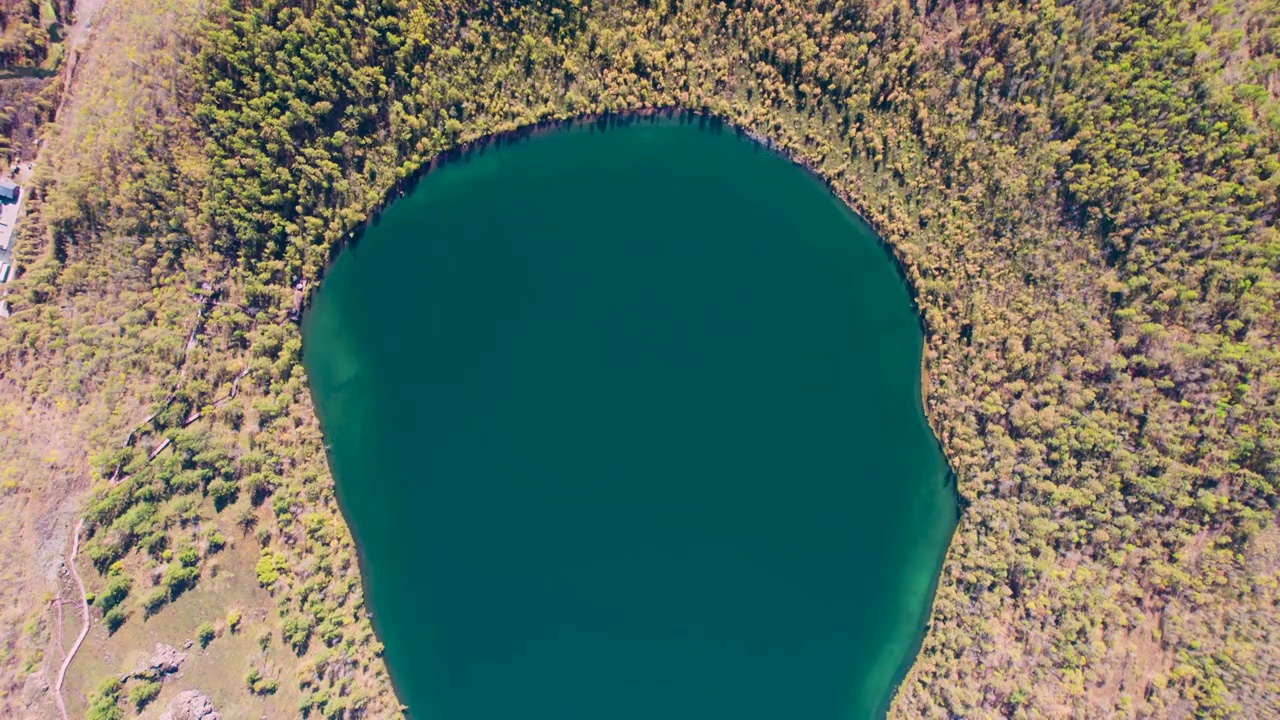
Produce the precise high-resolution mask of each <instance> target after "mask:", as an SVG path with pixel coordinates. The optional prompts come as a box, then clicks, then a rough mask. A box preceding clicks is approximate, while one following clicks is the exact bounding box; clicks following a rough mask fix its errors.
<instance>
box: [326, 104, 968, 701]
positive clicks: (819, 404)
mask: <svg viewBox="0 0 1280 720" xmlns="http://www.w3.org/2000/svg"><path fill="white" fill-rule="evenodd" d="M922 344H923V337H922V333H921V327H920V323H919V320H918V317H917V316H916V314H915V311H914V309H913V306H912V303H911V299H910V295H909V292H908V289H907V287H906V286H905V284H904V283H903V281H902V279H901V278H900V276H899V273H898V272H897V269H896V267H895V265H894V263H893V261H892V260H891V258H890V257H889V256H888V254H887V253H886V252H885V250H884V248H883V247H882V246H881V244H880V242H879V240H878V239H877V238H876V236H875V234H874V233H873V232H872V231H871V230H870V229H869V228H868V227H867V226H866V225H865V224H864V223H863V222H862V221H861V220H859V219H858V218H857V216H855V215H854V214H853V213H852V212H850V211H849V210H848V209H847V208H846V207H845V206H844V205H843V204H842V203H841V202H840V201H839V200H838V199H836V198H835V197H833V196H832V194H831V193H830V192H829V191H828V190H827V189H826V188H825V187H824V186H823V185H822V183H821V182H819V181H818V180H817V179H816V178H814V177H813V176H812V175H810V174H809V173H808V172H806V171H805V170H804V169H802V168H800V167H798V166H796V165H794V164H793V163H791V162H789V161H788V160H786V159H784V158H782V157H780V156H778V155H777V154H775V153H773V152H771V151H769V150H767V149H765V148H763V147H761V146H759V145H758V144H756V143H754V142H752V141H750V140H748V139H746V138H744V137H741V136H740V135H739V134H738V133H735V132H734V131H733V130H731V129H729V128H727V127H720V126H718V125H716V124H714V123H710V122H703V121H699V120H696V119H694V120H688V119H686V120H684V121H680V120H671V119H667V120H654V119H638V120H635V121H632V122H628V123H621V124H618V125H616V126H613V127H608V128H607V129H606V128H605V127H604V126H603V124H599V123H594V122H592V123H579V124H577V125H574V126H571V127H567V128H565V127H562V128H557V129H552V130H546V131H542V132H539V133H536V134H534V135H533V136H532V137H528V138H526V139H523V140H520V141H518V142H506V143H503V144H502V145H501V146H493V145H490V146H488V147H486V148H484V149H481V150H476V151H473V152H471V153H469V154H467V155H466V156H465V157H464V158H462V159H457V160H454V161H451V162H448V163H446V164H444V166H443V167H442V168H440V169H438V170H434V171H432V172H430V173H428V174H427V175H425V176H424V177H423V178H422V179H421V181H420V182H419V183H418V184H417V185H416V187H415V188H414V189H413V190H412V191H411V192H409V193H408V194H407V195H406V196H405V197H403V198H401V199H398V200H396V201H395V202H394V203H392V204H391V205H390V206H389V207H387V208H386V210H385V212H383V213H382V214H381V216H380V218H379V219H378V222H377V223H376V224H374V225H372V226H370V227H369V228H368V229H367V230H366V231H365V232H364V234H363V236H362V237H361V239H360V240H359V242H358V243H357V244H356V245H354V246H352V247H349V248H347V249H345V250H343V251H342V252H341V253H340V254H339V255H338V257H337V258H336V260H335V261H334V263H333V264H332V266H331V267H330V269H329V270H328V272H327V275H326V277H325V279H324V281H323V283H322V284H321V286H320V288H319V290H318V291H317V293H316V294H315V296H314V298H313V301H312V304H311V306H310V307H309V309H308V310H307V311H306V313H305V315H304V318H303V352H304V363H305V368H306V371H307V374H308V379H309V382H310V386H311V391H312V393H313V397H314V400H315V404H316V408H317V412H318V415H319V418H320V421H321V427H322V429H323V432H324V434H325V442H326V444H327V446H328V448H329V450H328V452H329V464H330V468H331V469H332V472H333V475H334V478H335V482H336V490H337V493H338V498H339V500H340V502H341V504H342V507H343V512H344V514H345V516H346V519H347V521H348V522H349V524H350V526H351V530H352V532H353V534H354V536H355V538H356V540H357V542H358V544H359V546H360V550H361V570H362V575H363V581H364V589H365V595H366V602H367V604H368V607H369V609H370V611H371V612H372V613H373V618H374V624H375V627H376V628H377V631H378V634H379V639H380V640H381V641H382V642H383V643H384V644H385V659H386V662H387V665H388V668H389V670H390V672H391V676H392V678H393V680H394V683H395V685H396V688H397V691H398V693H399V696H400V699H401V701H402V702H403V703H405V704H406V705H407V706H408V713H409V715H410V717H412V718H417V719H420V720H516V719H520V720H533V719H546V720H656V719H658V718H661V719H663V720H695V719H697V720H727V719H729V718H732V719H733V720H765V719H768V720H848V719H858V718H869V717H879V716H882V715H883V714H884V713H885V711H886V709H887V707H888V704H889V702H890V700H891V699H892V695H893V692H894V690H895V687H896V685H897V683H898V682H900V680H901V678H902V676H903V674H904V673H905V672H906V670H907V669H908V668H909V666H910V664H911V662H912V661H913V660H914V656H915V653H916V651H917V649H918V647H919V645H920V641H921V638H922V634H923V632H924V628H925V623H926V621H927V618H928V612H929V606H930V602H931V599H932V595H933V591H934V587H935V583H936V581H937V577H938V573H939V569H940V566H941V562H942V558H943V555H944V553H945V550H946V546H947V543H948V542H949V540H950V537H951V534H952V531H953V529H954V526H955V522H956V519H957V504H956V496H955V490H954V486H953V485H952V484H951V482H950V480H949V474H948V467H947V464H946V461H945V459H944V458H943V456H942V455H941V453H940V450H939V447H938V443H937V441H936V440H935V438H934V437H933V434H932V432H931V431H930V429H929V425H928V423H927V421H926V418H925V415H924V411H923V407H922V402H921V386H920V367H921V351H922Z"/></svg>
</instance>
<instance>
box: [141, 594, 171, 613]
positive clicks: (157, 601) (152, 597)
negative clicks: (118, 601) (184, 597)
mask: <svg viewBox="0 0 1280 720" xmlns="http://www.w3.org/2000/svg"><path fill="white" fill-rule="evenodd" d="M168 602H169V590H168V588H162V587H160V588H156V589H155V590H152V591H151V592H150V593H148V594H147V596H146V597H145V598H143V599H142V609H143V616H144V617H151V616H152V615H155V614H156V613H158V612H160V609H161V608H163V607H164V606H165V605H166V604H167V603H168Z"/></svg>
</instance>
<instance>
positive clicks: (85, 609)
mask: <svg viewBox="0 0 1280 720" xmlns="http://www.w3.org/2000/svg"><path fill="white" fill-rule="evenodd" d="M83 529H84V519H83V518H81V519H80V522H78V523H76V529H75V530H73V531H72V534H71V558H70V559H69V560H67V568H68V569H70V570H71V577H73V578H75V581H76V587H77V588H79V590H80V614H81V617H82V618H83V619H84V623H83V625H82V626H81V627H80V635H79V636H78V637H77V638H76V642H75V644H74V645H72V646H71V650H69V651H68V652H67V656H66V657H65V658H63V659H62V668H61V669H59V670H58V682H57V684H55V685H54V686H53V697H54V699H55V700H57V701H58V712H60V713H62V720H71V718H70V717H69V716H68V715H67V705H66V703H65V702H63V700H62V684H63V683H64V682H66V680H67V668H69V667H71V661H72V659H74V658H75V656H76V651H78V650H79V649H80V645H81V644H82V643H83V642H84V639H85V637H86V636H87V635H88V634H89V602H88V601H87V600H85V594H84V583H83V582H81V581H80V573H79V571H77V570H76V553H77V552H79V551H80V531H81V530H83ZM59 635H61V627H59Z"/></svg>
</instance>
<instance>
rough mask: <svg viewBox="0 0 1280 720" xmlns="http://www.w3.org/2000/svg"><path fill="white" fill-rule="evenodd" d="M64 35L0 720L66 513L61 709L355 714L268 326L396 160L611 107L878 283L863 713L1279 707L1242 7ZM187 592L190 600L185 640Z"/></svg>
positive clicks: (20, 274) (1251, 34) (32, 211)
mask: <svg viewBox="0 0 1280 720" xmlns="http://www.w3.org/2000/svg"><path fill="white" fill-rule="evenodd" d="M94 25H95V29H94V35H93V38H92V40H91V41H90V43H89V45H88V49H87V50H86V51H85V53H84V54H83V56H82V57H81V59H80V61H79V62H78V63H77V65H76V70H75V74H74V78H73V80H74V82H72V83H70V84H69V85H68V87H69V89H68V90H67V95H66V96H65V97H63V98H61V110H60V111H59V112H58V113H57V117H56V119H54V120H53V121H51V122H50V123H48V124H47V125H45V126H43V128H42V129H41V130H40V132H41V133H42V136H43V137H45V138H46V142H45V143H44V147H43V148H42V150H41V154H40V158H41V160H40V163H39V169H38V171H37V172H36V174H35V178H34V180H33V182H32V184H31V185H30V186H29V187H28V188H27V189H26V192H27V193H28V194H27V196H26V200H25V203H26V207H25V211H24V212H25V215H24V219H23V222H22V224H21V225H20V227H19V228H18V231H17V233H16V236H15V250H14V252H15V255H14V257H15V265H16V267H17V278H16V279H15V280H14V281H13V282H11V283H10V284H9V285H8V286H7V287H8V295H7V296H6V297H5V299H6V300H7V301H8V304H9V306H10V308H11V311H12V315H11V316H10V317H8V318H5V319H0V452H2V454H3V455H2V457H0V527H8V528H11V530H7V531H0V538H2V539H3V540H2V541H3V542H5V543H6V544H7V545H8V546H9V547H10V550H9V551H8V552H7V553H6V554H7V555H8V557H9V559H7V560H6V561H5V562H4V563H3V564H0V568H3V572H4V575H5V576H6V577H5V579H6V580H7V582H5V583H2V584H0V601H3V602H2V604H3V607H5V608H12V609H6V610H5V614H4V615H3V616H0V667H3V669H4V672H3V674H2V677H3V681H2V683H0V715H3V716H5V717H10V716H12V717H27V716H30V717H57V716H58V715H57V714H56V710H55V709H53V708H54V704H53V702H52V698H51V695H52V693H53V692H54V691H53V690H52V689H48V690H47V693H46V694H45V695H41V694H40V693H38V692H33V691H32V690H31V687H32V686H33V684H35V685H39V683H33V681H31V680H30V678H31V677H32V676H33V675H36V674H38V673H44V674H45V675H44V677H46V683H48V684H56V683H53V680H54V676H55V675H57V670H58V666H59V665H60V664H61V663H62V654H61V653H62V652H63V651H64V650H63V649H60V648H59V647H57V646H56V645H57V641H56V640H55V636H56V635H60V634H63V633H64V631H63V630H62V625H61V624H58V625H55V624H54V622H55V621H54V619H53V618H54V611H53V610H51V609H50V608H51V600H53V599H56V598H63V597H69V596H68V595H67V594H66V592H64V590H65V587H67V586H66V585H65V583H66V582H67V581H66V580H65V579H57V578H54V579H53V580H50V579H49V578H50V577H52V576H50V573H49V571H48V568H49V567H50V563H51V562H54V561H56V558H57V557H59V556H60V554H61V555H65V553H66V552H67V551H68V548H69V547H70V537H71V534H72V531H73V528H74V526H75V525H76V522H77V520H78V519H79V518H81V517H82V518H83V520H84V529H83V531H82V532H81V533H80V538H81V541H80V544H79V555H78V558H77V561H76V566H77V567H78V568H79V570H80V576H81V577H83V579H84V583H85V586H86V588H87V591H88V594H89V595H90V596H91V600H90V605H91V606H90V611H89V612H90V615H91V616H92V618H93V625H92V627H91V630H90V632H89V634H88V635H87V638H86V640H85V645H84V648H83V649H81V650H80V653H82V654H84V655H86V656H88V658H90V659H86V660H83V661H82V660H81V659H79V658H78V659H77V660H76V662H74V663H72V664H71V666H70V669H69V671H68V676H67V677H68V679H67V684H66V689H65V690H64V691H63V693H64V694H65V696H66V698H67V699H66V702H67V705H68V710H70V711H71V715H72V716H73V717H74V716H77V715H79V716H84V717H88V718H93V719H94V720H106V719H109V718H122V717H134V716H137V715H138V713H139V712H144V709H145V712H154V711H155V708H157V707H160V704H161V702H162V701H164V700H165V699H166V698H167V697H168V696H167V695H161V696H160V700H157V701H155V702H156V704H155V705H151V706H149V703H151V702H153V698H156V696H157V693H158V692H160V691H159V690H158V686H156V687H152V685H150V684H148V683H151V682H153V681H154V680H153V679H152V678H144V677H142V676H134V677H130V678H126V679H125V680H123V681H122V680H121V679H120V675H119V670H120V668H119V667H117V665H119V655H120V654H122V653H123V654H126V655H127V653H128V652H129V650H130V648H135V646H136V647H140V648H141V650H142V651H143V654H144V655H145V654H148V653H149V652H150V649H151V645H152V644H153V643H154V642H155V641H154V640H152V639H149V638H150V636H149V635H147V632H148V631H147V630H146V628H148V627H153V628H154V627H161V628H163V627H167V626H166V625H165V623H172V624H174V626H175V627H178V626H180V625H181V624H182V623H184V622H185V623H187V624H188V625H189V626H190V627H186V626H182V629H181V630H180V631H179V632H185V633H186V634H187V635H188V636H190V637H192V638H197V637H198V638H199V642H200V644H201V646H205V645H208V646H209V647H210V648H213V649H217V648H218V647H219V645H220V644H222V645H223V646H224V647H227V648H232V647H234V648H239V647H241V646H240V645H234V644H233V643H243V644H244V645H243V646H244V647H245V648H248V649H251V650H252V651H253V652H248V651H246V652H244V653H239V652H238V651H237V657H238V659H237V660H236V661H235V663H238V664H235V665H234V666H233V667H230V669H225V668H221V666H220V667H219V668H218V669H217V671H216V672H217V673H221V675H219V677H221V678H222V679H221V680H218V679H212V680H209V681H208V685H209V687H211V688H215V689H214V690H207V692H209V693H210V694H211V695H217V697H219V698H235V697H239V696H240V695H243V696H244V697H245V698H249V699H251V700H252V701H253V702H259V703H276V704H275V705H271V706H270V707H271V708H272V710H271V713H273V714H271V717H290V716H302V717H310V718H320V717H323V718H359V717H378V718H381V717H392V716H397V715H398V713H399V710H398V708H399V704H398V702H397V700H396V697H395V695H394V693H393V691H392V688H391V686H390V682H389V680H388V676H387V673H386V669H385V667H384V666H383V663H382V660H381V646H380V644H379V641H378V640H377V637H376V635H375V634H374V632H373V628H372V625H371V623H370V619H369V616H368V613H367V611H366V607H365V604H364V600H363V597H362V587H361V581H360V576H359V568H358V566H357V562H356V548H355V546H354V543H353V541H352V538H351V535H350V533H349V531H348V530H347V528H346V525H345V524H344V522H343V519H342V516H341V514H340V512H339V508H338V506H337V503H336V500H335V497H334V492H333V483H332V480H331V478H330V476H329V473H328V469H327V466H326V463H325V459H324V457H325V455H324V450H323V440H322V438H321V435H320V431H319V426H318V424H317V421H316V419H315V414H314V410H313V408H312V406H311V397H310V394H309V392H308V387H307V380H306V377H305V375H304V372H303V369H302V365H301V360H300V350H301V339H300V331H299V326H298V317H299V311H300V309H301V308H302V307H303V306H304V305H305V302H306V298H307V297H308V295H309V293H311V292H313V291H314V289H315V287H316V285H317V283H318V281H319V280H320V278H321V277H322V275H323V270H324V268H325V266H326V264H327V262H328V261H329V260H330V259H331V258H332V257H333V256H334V254H335V253H336V251H337V250H338V249H340V248H341V247H342V246H343V245H344V244H345V243H347V242H349V241H351V240H352V239H353V238H355V237H357V236H358V234H359V229H360V227H361V226H362V224H363V223H365V222H366V221H368V220H370V219H371V217H373V216H375V215H376V214H377V212H378V211H379V209H380V208H381V207H382V206H383V205H384V204H385V203H386V202H387V201H388V200H390V199H392V198H394V197H397V196H399V194H400V193H401V192H403V191H405V190H407V189H408V188H409V187H410V186H411V185H412V183H413V181H414V179H415V178H416V177H418V175H419V174H420V172H422V171H423V170H424V169H425V168H426V167H428V166H429V165H430V164H431V163H432V162H433V161H436V160H437V159H438V158H441V157H443V156H444V155H447V154H449V153H451V152H455V151H457V149H458V148H474V147H475V146H476V144H477V143H479V142H481V141H484V140H485V139H486V138H489V137H491V136H494V135H500V137H505V138H508V139H510V138H512V137H515V136H518V135H519V132H520V131H521V129H524V128H528V127H529V126H534V125H537V124H540V123H549V122H552V121H559V120H566V119H570V118H578V122H593V123H599V124H600V125H601V126H602V127H607V126H608V125H609V124H611V123H617V122H628V121H641V122H642V121H643V119H642V116H643V114H646V113H648V114H671V115H677V116H679V115H683V116H686V117H687V118H688V121H690V122H706V123H717V124H723V125H724V127H725V128H726V131H732V130H737V131H741V132H749V133H751V134H752V135H753V136H756V137H759V138H761V139H764V140H766V141H768V142H769V143H771V144H772V145H774V146H775V147H777V148H778V149H779V150H780V151H781V152H784V153H786V154H788V155H790V156H791V157H792V158H794V159H795V160H797V161H798V162H802V163H803V164H805V165H807V166H808V167H810V168H812V169H813V170H814V171H815V172H817V173H818V174H820V175H821V176H822V177H823V178H824V179H825V180H826V181H827V182H828V183H829V185H830V186H831V188H832V190H833V192H835V193H836V194H838V195H839V196H840V197H841V198H843V199H845V200H846V201H847V202H848V203H849V204H850V205H851V206H852V207H853V208H854V209H856V210H857V211H858V212H859V213H860V214H861V215H862V216H863V217H864V218H866V220H867V221H868V222H869V223H870V224H871V225H872V226H873V227H874V228H875V229H876V230H877V232H879V233H880V234H881V236H882V237H883V238H884V240H885V242H886V243H887V244H888V246H889V247H890V248H891V250H892V252H893V253H894V254H895V255H896V256H897V258H898V260H899V262H900V263H901V266H902V269H903V272H904V273H905V275H906V277H907V279H908V281H909V284H910V286H911V288H912V289H913V292H914V294H915V297H916V303H917V305H918V309H919V312H920V315H921V319H922V323H923V326H924V328H925V331H926V336H927V340H926V348H925V366H926V367H925V371H926V373H927V379H926V381H925V384H926V388H925V389H926V392H925V395H926V400H925V402H926V410H927V414H928V417H929V419H930V422H931V424H932V426H933V427H934V430H935V433H936V434H937V436H938V438H939V440H940V441H941V443H942V446H943V449H944V451H945V454H946V456H947V458H948V461H949V463H950V465H951V467H952V469H953V471H954V473H955V477H956V485H957V491H958V494H959V496H960V502H961V517H960V521H959V527H958V529H957V530H956V534H955V536H954V538H953V540H952V544H951V547H950V549H949V551H948V553H947V556H946V560H945V564H944V566H943V570H942V574H941V577H940V579H939V583H938V589H937V596H936V599H935V603H934V607H933V611H932V616H931V619H930V621H929V625H928V630H927V633H926V636H925V640H924V644H923V647H922V648H921V650H920V653H919V656H918V658H917V660H916V663H915V664H914V666H913V667H912V669H911V670H910V672H909V673H908V675H907V677H906V679H905V681H904V682H903V684H902V686H901V688H900V689H899V692H898V695H897V697H896V699H895V701H894V703H893V706H892V710H891V714H892V715H894V716H896V717H904V718H917V717H922V718H935V717H936V718H944V717H966V718H998V717H1000V718H1003V717H1010V718H1103V717H1133V718H1137V717H1162V718H1163V717H1167V718H1182V717H1212V718H1246V717H1258V718H1262V717H1274V716H1277V715H1280V606H1278V605H1277V601H1278V599H1280V589H1278V588H1277V583H1278V582H1280V528H1278V527H1277V507H1278V506H1280V343H1278V342H1277V335H1276V333H1277V331H1278V330H1280V328H1278V323H1280V309H1278V308H1277V303H1278V302H1280V280H1278V274H1280V230H1277V226H1276V220H1277V218H1276V213H1277V208H1280V204H1278V202H1277V184H1278V183H1280V113H1278V110H1280V103H1278V101H1277V96H1278V95H1280V4H1277V2H1276V0H1236V1H1234V2H1219V3H1211V2H1208V1H1207V0H1128V1H1120V0H1079V1H1076V2H1068V1H1066V0H1063V1H1061V2H1055V0H994V1H984V2H973V3H965V2H950V1H948V0H940V1H939V0H920V1H919V2H906V1H905V0H722V1H720V2H709V1H707V0H680V1H676V0H652V1H650V2H644V1H636V2H631V1H625V2H604V1H603V0H542V1H540V2H531V3H516V2H479V1H477V0H460V1H457V2H442V1H440V0H369V1H368V2H366V1H364V0H211V1H210V2H208V3H200V2H194V1H193V0H163V1H161V0H107V3H106V4H105V6H104V8H103V9H102V10H101V17H100V19H99V20H96V21H95V23H94ZM637 114H638V115H639V116H641V119H639V120H637V119H636V117H637ZM502 134H505V135H502ZM513 134H514V135H513ZM605 230H607V229H605ZM59 583H63V585H62V586H61V588H62V589H59ZM202 586H204V587H207V588H218V590H217V594H218V596H219V597H222V598H225V599H226V600H225V607H223V606H219V607H217V608H214V609H213V610H211V611H210V612H212V613H213V615H216V618H215V619H214V620H213V621H210V622H209V623H208V625H207V627H206V626H205V625H200V627H199V628H197V625H196V622H194V621H189V618H188V614H187V610H186V608H188V607H191V606H193V605H194V604H195V601H194V600H192V599H193V598H203V597H205V596H204V595H200V593H201V592H202V589H201V588H202ZM55 596H56V597H55ZM76 602H77V603H78V598H77V599H76ZM255 603H256V604H255ZM58 612H59V613H65V615H66V618H67V622H70V620H71V619H73V618H75V617H76V606H75V605H67V606H66V608H65V610H59V611H58ZM213 615H210V617H213ZM61 616H62V615H59V617H61ZM191 618H194V615H192V616H191ZM68 627H72V626H68ZM73 629H74V628H73ZM73 629H69V630H66V631H65V634H66V635H67V636H68V639H67V643H66V644H69V642H70V639H71V637H72V636H73V635H74V631H73ZM108 651H109V654H112V657H113V658H115V660H113V661H110V662H108V661H101V660H98V659H97V658H99V657H101V656H103V654H104V653H108ZM186 652H188V653H193V652H195V651H194V650H187V651H186ZM189 662H192V661H189ZM208 672H210V673H214V672H215V670H213V669H210V670H209V671H208ZM228 674H232V675H233V676H232V677H231V678H230V679H226V677H224V676H226V675H228ZM197 677H201V676H198V675H197ZM210 677H213V676H212V675H211V676H210ZM202 681H203V680H202ZM218 682H225V684H226V686H227V687H226V688H223V689H216V686H217V683H218ZM246 702H249V700H246ZM246 707H254V708H258V707H261V705H252V706H250V705H246ZM223 712H224V714H225V713H226V712H227V711H226V710H223ZM255 712H259V713H260V712H261V711H258V710H255ZM23 713H28V714H27V715H24V714H23ZM39 713H47V714H39ZM228 716H229V717H230V716H235V715H234V713H232V714H231V715H228ZM256 716H257V715H255V717H256Z"/></svg>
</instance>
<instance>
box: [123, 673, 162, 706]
mask: <svg viewBox="0 0 1280 720" xmlns="http://www.w3.org/2000/svg"><path fill="white" fill-rule="evenodd" d="M159 694H160V683H159V682H158V681H156V680H138V681H136V682H135V683H134V685H133V687H131V688H129V702H131V703H133V707H134V708H135V709H137V710H141V709H142V708H144V707H146V706H147V704H148V703H150V702H151V701H152V700H155V699H156V695H159Z"/></svg>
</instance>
